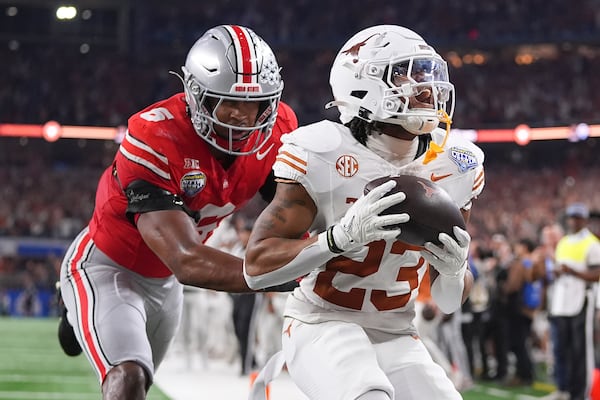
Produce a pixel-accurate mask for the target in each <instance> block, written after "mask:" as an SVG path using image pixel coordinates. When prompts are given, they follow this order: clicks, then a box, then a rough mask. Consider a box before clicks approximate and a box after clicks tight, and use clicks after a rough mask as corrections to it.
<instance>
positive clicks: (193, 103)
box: [180, 25, 283, 155]
mask: <svg viewBox="0 0 600 400" xmlns="http://www.w3.org/2000/svg"><path fill="white" fill-rule="evenodd" d="M182 71H183V77H180V78H181V80H182V81H183V84H184V92H185V98H186V101H187V104H188V107H189V112H190V118H191V121H192V125H193V126H194V129H195V130H196V132H197V133H198V135H199V136H200V137H202V138H203V139H204V140H206V141H207V142H208V143H209V144H210V145H212V146H213V147H215V148H217V149H218V150H220V151H223V152H225V153H228V154H233V155H247V154H253V153H255V152H256V151H258V150H259V149H260V147H261V146H262V145H263V144H264V143H266V141H267V140H268V139H269V138H270V136H271V130H272V129H273V125H274V124H275V120H276V118H277V107H278V105H279V100H280V98H281V93H282V91H283V81H282V80H281V75H280V74H279V65H278V64H277V60H276V59H275V55H274V54H273V52H272V50H271V48H270V47H269V46H268V45H267V44H266V43H265V42H264V41H263V40H262V39H261V38H260V37H259V36H258V35H256V34H255V33H254V32H253V31H252V30H250V29H248V28H244V27H241V26H235V25H221V26H218V27H216V28H213V29H210V30H209V31H207V32H206V33H205V34H204V35H203V36H202V37H201V38H200V39H198V40H197V41H196V43H195V44H194V46H193V47H192V48H191V50H190V51H189V53H188V56H187V59H186V62H185V65H184V66H183V67H182ZM239 102H244V103H255V105H256V107H255V108H253V107H250V109H256V110H258V111H257V113H256V115H254V116H253V118H248V119H247V120H244V121H236V120H232V119H228V118H227V117H226V116H225V117H224V116H223V114H226V113H225V112H223V110H224V109H225V108H226V107H225V105H227V106H231V107H235V104H240V103H239ZM241 108H243V107H242V106H241V105H240V109H241ZM246 108H248V107H246Z"/></svg>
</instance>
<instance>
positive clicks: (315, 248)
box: [244, 233, 336, 290]
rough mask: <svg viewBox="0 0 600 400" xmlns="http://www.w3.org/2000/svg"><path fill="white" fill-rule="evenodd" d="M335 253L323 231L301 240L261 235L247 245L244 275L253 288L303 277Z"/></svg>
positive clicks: (261, 287)
mask: <svg viewBox="0 0 600 400" xmlns="http://www.w3.org/2000/svg"><path fill="white" fill-rule="evenodd" d="M334 256H336V254H334V253H332V252H331V251H330V250H329V248H328V246H327V240H326V237H325V233H322V234H320V235H318V236H316V237H312V238H308V239H302V240H294V239H281V238H277V239H276V238H269V239H264V240H262V241H260V242H256V243H255V244H254V245H252V246H249V247H248V250H247V252H246V259H245V265H244V276H245V278H246V282H247V283H248V286H250V287H251V288H252V289H255V290H258V289H263V288H266V287H269V286H273V285H279V284H282V283H285V282H288V281H291V280H294V279H297V278H299V277H302V276H304V275H306V274H308V273H309V272H311V271H312V270H313V269H315V268H318V267H320V266H321V265H323V264H325V263H326V262H327V261H329V260H330V259H331V258H333V257H334Z"/></svg>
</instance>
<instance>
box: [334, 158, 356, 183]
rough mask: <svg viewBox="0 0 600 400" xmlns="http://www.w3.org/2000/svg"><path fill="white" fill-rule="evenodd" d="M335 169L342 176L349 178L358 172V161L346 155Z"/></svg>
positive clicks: (338, 160) (340, 159)
mask: <svg viewBox="0 0 600 400" xmlns="http://www.w3.org/2000/svg"><path fill="white" fill-rule="evenodd" d="M335 169H336V170H337V172H338V173H339V174H340V175H341V176H344V177H346V178H349V177H351V176H354V175H355V174H356V173H357V172H358V161H357V160H356V158H354V157H353V156H350V155H347V154H344V155H343V156H340V157H339V158H338V159H337V161H336V162H335Z"/></svg>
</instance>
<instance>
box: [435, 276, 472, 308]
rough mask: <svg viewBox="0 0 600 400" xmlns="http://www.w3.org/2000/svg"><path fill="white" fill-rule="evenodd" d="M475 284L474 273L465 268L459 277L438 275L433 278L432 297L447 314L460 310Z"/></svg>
mask: <svg viewBox="0 0 600 400" xmlns="http://www.w3.org/2000/svg"><path fill="white" fill-rule="evenodd" d="M472 285H473V274H471V271H469V269H465V271H464V274H461V275H460V276H458V277H449V276H445V275H438V276H436V277H435V278H432V283H431V297H432V298H433V300H434V301H435V303H436V305H437V306H438V307H439V308H440V310H441V311H442V312H444V313H445V314H451V313H453V312H455V311H456V310H458V309H459V308H460V307H461V306H462V304H463V303H464V302H465V300H466V299H467V297H468V296H469V293H470V291H471V286H472Z"/></svg>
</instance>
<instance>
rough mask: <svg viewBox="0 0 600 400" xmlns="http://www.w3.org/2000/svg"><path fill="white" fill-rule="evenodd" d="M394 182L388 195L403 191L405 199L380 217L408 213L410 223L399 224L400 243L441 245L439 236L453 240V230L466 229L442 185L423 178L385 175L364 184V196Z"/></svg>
mask: <svg viewBox="0 0 600 400" xmlns="http://www.w3.org/2000/svg"><path fill="white" fill-rule="evenodd" d="M390 179H393V180H395V181H396V186H395V187H394V188H393V189H392V190H390V192H389V193H388V195H389V194H392V193H397V192H404V193H405V194H406V199H405V200H404V201H403V202H401V203H399V204H397V205H394V206H392V207H390V208H388V209H386V210H384V211H383V212H382V213H381V214H382V215H384V214H401V213H408V215H410V220H409V221H408V222H406V223H403V224H400V229H401V232H400V235H399V236H398V240H400V241H402V242H404V243H407V244H410V245H413V246H419V247H423V245H424V244H425V243H426V242H433V243H435V244H440V241H439V239H438V236H439V234H440V233H441V232H446V233H447V234H449V235H450V236H452V237H454V234H453V233H452V227H454V226H460V227H461V228H463V229H466V228H465V220H464V218H463V215H462V213H461V212H460V209H459V208H458V206H457V205H456V203H454V201H453V200H452V198H451V197H450V195H449V194H448V192H446V191H445V190H444V189H443V188H442V187H441V186H439V185H438V184H436V183H433V182H432V181H430V180H428V179H424V178H419V177H417V176H412V175H399V176H385V177H381V178H377V179H374V180H372V181H371V182H369V183H367V184H366V185H365V189H364V193H365V194H366V193H368V192H369V191H370V190H371V189H373V188H375V187H377V186H379V185H381V184H383V183H385V182H387V181H389V180H390Z"/></svg>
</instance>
